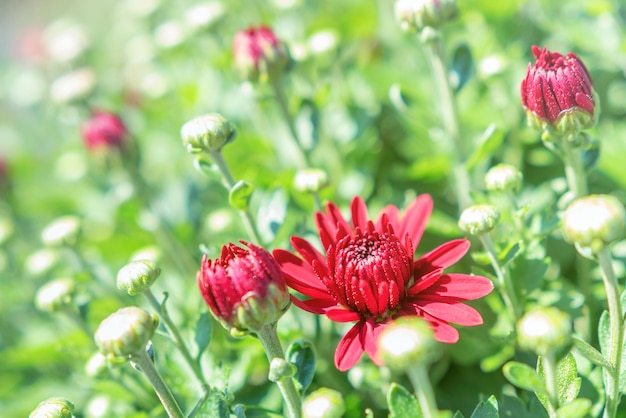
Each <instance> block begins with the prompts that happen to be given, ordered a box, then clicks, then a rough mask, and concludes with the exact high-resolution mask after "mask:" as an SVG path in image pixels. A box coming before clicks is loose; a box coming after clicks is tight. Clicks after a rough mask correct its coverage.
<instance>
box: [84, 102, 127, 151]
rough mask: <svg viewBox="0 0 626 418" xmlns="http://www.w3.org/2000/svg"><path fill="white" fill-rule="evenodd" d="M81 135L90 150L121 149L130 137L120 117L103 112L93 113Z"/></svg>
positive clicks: (96, 111)
mask: <svg viewBox="0 0 626 418" xmlns="http://www.w3.org/2000/svg"><path fill="white" fill-rule="evenodd" d="M81 133H82V136H83V141H84V142H85V145H86V146H87V149H89V150H96V149H101V148H105V149H106V148H121V147H123V146H124V143H125V142H126V139H127V136H128V130H127V129H126V126H125V125H124V122H122V120H121V119H120V118H119V116H117V115H115V114H113V113H109V112H105V111H101V110H94V111H93V115H92V116H91V118H89V119H88V120H86V121H85V122H84V123H83V126H82V128H81Z"/></svg>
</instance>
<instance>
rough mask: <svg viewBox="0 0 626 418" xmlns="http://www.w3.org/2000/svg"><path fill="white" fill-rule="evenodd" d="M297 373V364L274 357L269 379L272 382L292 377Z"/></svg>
mask: <svg viewBox="0 0 626 418" xmlns="http://www.w3.org/2000/svg"><path fill="white" fill-rule="evenodd" d="M295 374H296V368H295V366H294V365H293V364H291V363H289V362H288V361H287V360H285V359H282V358H278V357H274V358H273V359H272V361H271V362H270V372H269V375H268V379H269V380H270V381H271V382H280V381H283V380H285V379H291V378H292V377H293V376H294V375H295Z"/></svg>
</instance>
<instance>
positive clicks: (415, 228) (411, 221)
mask: <svg viewBox="0 0 626 418" xmlns="http://www.w3.org/2000/svg"><path fill="white" fill-rule="evenodd" d="M432 211H433V199H432V197H430V195H427V194H422V195H419V196H418V197H417V198H416V199H415V200H414V201H413V203H411V204H410V205H409V207H408V208H407V209H406V212H404V215H403V216H402V220H401V221H400V229H399V230H396V235H397V236H398V237H400V239H402V240H404V236H405V235H406V234H409V237H410V238H411V243H412V244H413V248H416V247H417V246H418V244H419V242H420V240H421V239H422V235H423V234H424V229H425V228H426V223H427V222H428V218H430V214H431V213H432Z"/></svg>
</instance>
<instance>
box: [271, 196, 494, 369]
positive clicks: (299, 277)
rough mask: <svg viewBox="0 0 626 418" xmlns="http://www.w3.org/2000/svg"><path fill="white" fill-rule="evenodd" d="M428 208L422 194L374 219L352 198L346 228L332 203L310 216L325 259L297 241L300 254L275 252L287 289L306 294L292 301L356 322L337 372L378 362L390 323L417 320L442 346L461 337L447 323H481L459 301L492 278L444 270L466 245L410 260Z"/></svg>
mask: <svg viewBox="0 0 626 418" xmlns="http://www.w3.org/2000/svg"><path fill="white" fill-rule="evenodd" d="M432 208H433V202H432V199H431V197H430V196H428V195H421V196H419V197H417V198H416V199H415V201H414V202H413V203H412V204H411V205H410V206H409V207H408V208H407V210H406V211H405V213H404V214H402V215H401V214H400V213H399V210H398V208H397V207H395V206H392V205H389V206H387V207H386V208H385V209H384V210H383V211H382V212H381V213H380V215H379V216H378V219H377V220H376V221H375V222H373V221H371V220H369V218H368V214H367V208H366V206H365V202H364V201H363V199H361V198H359V197H355V198H354V199H353V200H352V205H351V210H352V222H351V223H348V222H347V221H346V220H345V219H344V218H343V216H342V215H341V213H340V211H339V209H338V207H337V206H336V205H335V204H333V203H329V204H328V205H327V207H326V213H322V212H318V213H317V214H316V218H315V219H316V223H317V227H318V229H319V235H320V239H321V241H322V245H323V247H324V250H325V252H326V255H324V254H322V253H321V252H319V251H318V250H316V249H315V248H314V247H313V245H311V244H310V243H309V242H308V241H306V240H304V239H302V238H299V237H292V239H291V243H292V245H293V247H294V248H295V250H296V251H297V252H298V254H299V255H300V257H298V256H296V255H295V254H292V253H290V252H288V251H285V250H275V251H274V257H275V258H276V260H277V261H278V263H279V264H280V265H281V268H282V270H283V272H284V273H285V277H286V280H287V285H288V286H289V287H291V288H292V289H293V290H295V291H297V292H300V293H302V294H303V295H305V296H307V297H308V299H305V300H301V299H298V298H297V297H295V296H292V301H293V302H294V304H295V305H297V306H298V307H300V308H302V309H304V310H306V311H309V312H312V313H316V314H324V315H326V316H327V317H328V318H329V319H331V320H332V321H337V322H352V321H357V322H356V324H355V325H354V326H353V327H352V328H351V329H350V330H349V331H348V332H347V333H346V335H345V336H344V337H343V339H342V340H341V342H340V343H339V346H338V347H337V350H336V352H335V365H336V366H337V368H338V369H339V370H341V371H345V370H348V369H350V368H351V367H352V366H354V365H355V364H356V362H357V361H358V360H359V358H360V357H361V355H362V354H363V352H364V351H365V352H366V353H367V354H368V355H369V356H370V358H371V359H372V360H373V361H374V362H376V361H377V360H376V340H377V337H378V335H379V334H380V332H381V330H382V329H383V327H384V326H385V324H386V323H387V322H389V321H390V320H391V319H394V318H398V317H402V316H406V315H409V316H411V315H413V316H420V317H422V318H424V319H425V320H427V321H428V322H429V323H430V324H431V326H432V327H433V329H434V332H435V338H436V339H437V340H439V341H442V342H446V343H454V342H456V341H457V340H458V339H459V333H458V331H457V330H456V329H455V328H454V327H452V326H451V325H450V324H449V323H455V324H460V325H467V326H472V325H480V324H482V317H481V316H480V314H479V313H478V312H477V311H476V310H475V309H474V308H471V307H470V306H467V305H464V304H463V303H462V302H463V301H465V300H472V299H477V298H480V297H482V296H485V295H486V294H488V293H489V292H491V290H492V289H493V284H492V283H491V281H490V280H488V279H486V278H484V277H480V276H471V275H467V274H459V273H449V274H446V273H444V272H443V270H444V269H445V268H447V267H450V266H451V265H453V264H454V263H456V262H457V261H458V260H459V259H460V258H461V257H463V256H464V255H465V253H466V252H467V251H468V249H469V246H470V244H469V241H467V240H466V239H458V240H454V241H450V242H447V243H445V244H443V245H441V246H439V247H437V248H436V249H434V250H433V251H430V252H429V253H427V254H424V255H422V256H421V257H419V258H417V259H416V260H414V251H415V246H416V245H417V244H418V243H419V241H420V239H421V237H422V234H423V232H424V228H425V226H426V222H427V220H428V218H429V217H430V214H431V212H432Z"/></svg>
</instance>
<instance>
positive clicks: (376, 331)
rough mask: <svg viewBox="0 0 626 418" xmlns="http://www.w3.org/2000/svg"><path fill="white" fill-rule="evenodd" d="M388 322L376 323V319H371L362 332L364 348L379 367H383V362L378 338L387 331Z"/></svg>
mask: <svg viewBox="0 0 626 418" xmlns="http://www.w3.org/2000/svg"><path fill="white" fill-rule="evenodd" d="M387 323H388V321H387V322H384V323H383V322H376V320H375V319H374V318H370V319H368V320H367V322H366V323H365V326H364V327H363V329H362V330H361V335H360V338H361V341H362V342H363V348H364V349H365V352H366V353H367V355H368V356H369V357H370V359H372V361H373V362H374V364H376V365H377V366H381V365H382V364H381V360H380V359H379V358H378V355H377V352H378V344H377V342H378V337H379V336H380V333H381V332H382V330H383V329H385V325H386V324H387Z"/></svg>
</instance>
